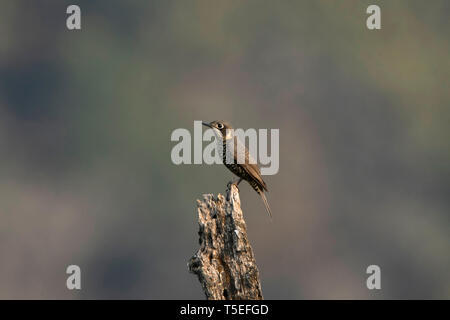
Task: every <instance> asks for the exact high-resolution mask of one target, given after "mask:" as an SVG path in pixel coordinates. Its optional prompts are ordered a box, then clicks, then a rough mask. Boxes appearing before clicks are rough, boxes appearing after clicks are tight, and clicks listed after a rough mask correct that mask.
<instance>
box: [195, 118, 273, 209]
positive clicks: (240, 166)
mask: <svg viewBox="0 0 450 320" xmlns="http://www.w3.org/2000/svg"><path fill="white" fill-rule="evenodd" d="M202 123H203V125H205V126H207V127H209V128H211V129H213V131H214V134H215V135H216V138H217V143H218V146H217V147H218V150H219V153H220V154H221V155H222V161H223V164H224V165H225V166H226V167H227V168H228V169H229V170H230V171H231V172H233V173H234V174H235V175H237V176H238V177H239V180H238V181H237V183H236V185H239V183H240V182H241V181H242V180H246V181H247V182H248V183H249V184H250V186H252V188H253V189H254V190H255V191H256V192H257V193H258V194H259V195H260V196H261V198H262V199H263V201H264V205H265V207H266V210H267V213H268V214H269V216H270V217H272V212H271V210H270V207H269V203H268V202H267V198H266V195H265V193H264V192H266V191H268V189H267V185H266V183H265V182H264V180H263V179H262V177H261V171H260V170H259V167H258V165H257V164H256V161H254V159H253V158H252V157H251V155H250V153H249V152H248V149H247V148H246V147H245V144H243V143H242V142H241V141H239V139H238V138H237V137H236V136H235V135H234V131H233V128H232V127H231V125H230V124H229V123H227V122H226V121H222V120H216V121H213V122H211V123H207V122H202ZM238 159H242V160H244V159H245V162H244V163H238ZM242 160H241V161H242Z"/></svg>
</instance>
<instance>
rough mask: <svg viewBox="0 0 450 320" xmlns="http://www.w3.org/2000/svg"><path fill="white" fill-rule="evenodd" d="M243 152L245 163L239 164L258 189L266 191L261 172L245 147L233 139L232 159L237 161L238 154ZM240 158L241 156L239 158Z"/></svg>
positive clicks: (236, 139)
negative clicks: (256, 184)
mask: <svg viewBox="0 0 450 320" xmlns="http://www.w3.org/2000/svg"><path fill="white" fill-rule="evenodd" d="M242 152H245V163H243V164H241V166H242V168H243V169H244V170H245V171H246V172H247V173H248V174H249V175H250V177H252V178H253V179H254V180H255V181H256V182H257V183H258V186H259V187H260V189H261V191H268V189H267V185H266V183H265V182H264V180H263V179H262V176H261V171H260V170H259V167H258V164H257V163H256V161H255V160H254V158H253V157H252V156H251V154H250V153H249V152H248V150H247V148H245V145H244V144H243V143H242V142H241V141H240V140H239V139H238V138H237V137H235V140H234V159H235V160H236V161H237V159H238V154H240V153H242ZM241 157H242V156H241Z"/></svg>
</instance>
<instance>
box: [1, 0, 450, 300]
mask: <svg viewBox="0 0 450 320" xmlns="http://www.w3.org/2000/svg"><path fill="white" fill-rule="evenodd" d="M73 3H74V2H69V1H56V0H54V1H47V0H40V1H22V0H21V1H18V0H15V1H12V0H2V1H0V150H1V153H0V155H1V157H0V161H1V162H0V163H1V165H0V298H19V299H22V298H45V299H47V298H62V299H73V298H82V299H83V298H85V299H87V298H139V299H141V298H145V299H163V298H168V299H184V298H193V299H197V298H199V299H203V298H204V295H203V293H202V290H201V288H200V284H199V283H198V281H197V279H196V277H195V276H193V275H191V274H189V273H188V270H187V266H186V263H187V261H188V259H189V258H190V257H191V256H192V255H193V254H194V252H195V251H196V250H197V248H198V242H197V241H198V236H197V231H198V228H197V216H196V209H195V200H196V199H198V198H201V195H202V194H203V193H216V194H217V193H219V192H220V193H223V192H224V191H225V188H226V184H227V182H228V181H229V180H230V179H231V177H232V176H231V173H229V172H228V171H227V170H226V169H225V168H224V167H222V166H207V165H182V166H175V165H174V164H172V162H171V159H170V151H171V149H172V147H173V146H174V145H175V143H173V142H171V141H170V134H171V132H172V131H173V130H174V129H176V128H187V129H189V130H191V131H192V127H193V121H194V120H207V121H211V120H215V119H225V120H228V121H230V122H231V123H232V124H233V125H234V126H235V127H239V128H279V129H280V171H279V173H278V174H277V175H275V176H266V178H265V179H266V182H267V183H268V185H269V190H270V193H269V194H268V198H269V202H270V204H271V207H272V211H273V212H274V220H273V222H271V221H270V219H269V218H268V217H267V215H266V212H265V211H264V207H263V205H262V202H261V200H260V198H259V197H258V196H257V194H256V193H254V191H252V190H251V188H250V187H249V186H248V185H246V184H244V185H242V187H241V200H242V206H243V210H244V215H245V216H246V221H247V226H248V232H249V237H250V240H251V241H252V245H253V248H254V251H255V255H256V260H257V263H258V266H259V269H260V274H261V279H262V288H263V293H264V295H265V298H268V299H318V298H320V299H336V298H341V299H350V298H354V299H364V298H368V299H379V298H387V299H392V298H402V299H406V298H450V272H449V270H450V232H449V231H450V228H449V226H450V221H449V209H450V201H449V199H450V198H449V190H450V188H449V187H450V175H449V174H450V151H449V147H448V137H449V135H450V129H449V118H450V117H449V116H450V108H449V101H450V99H449V98H450V93H449V70H450V65H449V58H448V56H449V44H450V42H449V30H450V27H449V24H450V22H449V21H450V19H449V13H450V2H449V1H413V0H410V1H405V0H402V1H375V0H374V1H313V0H310V1H277V2H275V1H87V0H86V1H76V4H78V5H79V6H80V7H81V11H82V30H80V31H69V30H67V28H66V18H67V16H68V15H67V14H66V8H67V6H68V5H69V4H73ZM370 4H378V5H379V6H380V7H381V18H382V29H381V30H379V31H369V30H368V29H367V28H366V22H365V21H366V18H367V16H368V15H367V14H366V8H367V6H368V5H370ZM69 264H77V265H79V266H80V267H81V269H82V290H81V291H76V290H75V291H69V290H67V288H66V286H65V283H66V278H67V275H66V273H65V270H66V267H67V266H68V265H69ZM371 264H376V265H379V266H380V267H381V272H382V278H381V279H382V280H381V285H382V289H381V290H374V291H369V290H368V289H367V288H366V278H367V276H368V275H367V274H366V273H365V272H366V268H367V266H368V265H371Z"/></svg>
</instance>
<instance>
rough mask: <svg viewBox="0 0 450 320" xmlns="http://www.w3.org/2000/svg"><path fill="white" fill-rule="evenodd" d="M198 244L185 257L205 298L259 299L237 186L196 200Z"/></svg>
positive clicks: (232, 185)
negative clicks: (197, 248)
mask: <svg viewBox="0 0 450 320" xmlns="http://www.w3.org/2000/svg"><path fill="white" fill-rule="evenodd" d="M197 207H198V223H199V232H198V234H199V237H200V239H199V242H200V248H199V250H198V251H197V253H196V254H195V255H194V256H193V257H192V258H191V259H190V260H189V263H188V266H189V270H190V271H191V272H192V273H194V274H196V275H197V276H198V279H199V281H200V283H201V286H202V288H203V291H204V292H205V295H206V298H207V299H209V300H240V299H246V300H261V299H263V296H262V291H261V284H260V281H259V271H258V267H257V266H256V262H255V257H254V255H253V250H252V247H251V246H250V242H249V240H248V238H247V227H246V224H245V221H244V217H243V214H242V210H241V200H240V198H239V190H238V188H237V187H236V186H235V185H234V184H228V189H227V197H226V198H225V197H224V196H223V195H221V194H219V195H218V196H217V197H214V195H212V194H205V195H203V199H202V200H197Z"/></svg>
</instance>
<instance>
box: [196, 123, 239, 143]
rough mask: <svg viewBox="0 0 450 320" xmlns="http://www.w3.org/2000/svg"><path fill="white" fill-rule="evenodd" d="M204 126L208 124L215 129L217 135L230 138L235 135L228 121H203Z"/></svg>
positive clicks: (226, 138)
mask: <svg viewBox="0 0 450 320" xmlns="http://www.w3.org/2000/svg"><path fill="white" fill-rule="evenodd" d="M202 124H203V125H204V126H207V127H209V128H211V129H213V130H214V133H215V134H216V136H217V137H219V138H222V139H225V140H228V139H231V138H232V137H233V127H232V126H231V125H230V124H229V123H228V122H226V121H223V120H215V121H213V122H210V123H208V122H202Z"/></svg>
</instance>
